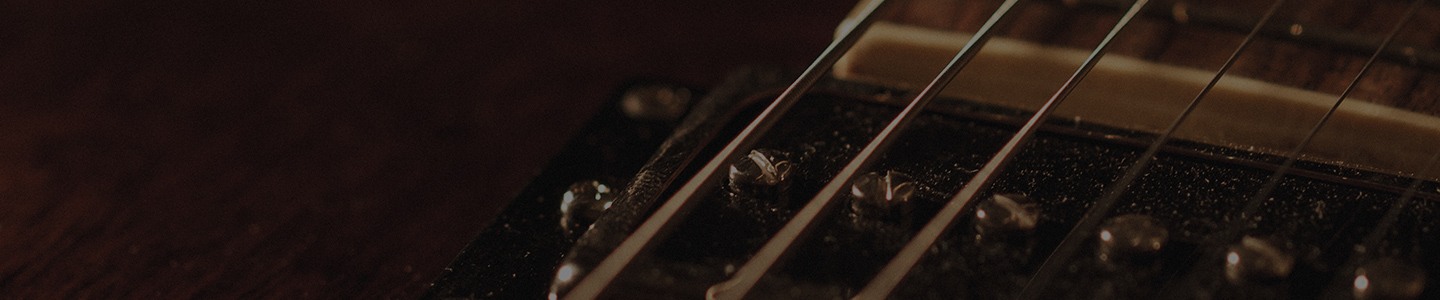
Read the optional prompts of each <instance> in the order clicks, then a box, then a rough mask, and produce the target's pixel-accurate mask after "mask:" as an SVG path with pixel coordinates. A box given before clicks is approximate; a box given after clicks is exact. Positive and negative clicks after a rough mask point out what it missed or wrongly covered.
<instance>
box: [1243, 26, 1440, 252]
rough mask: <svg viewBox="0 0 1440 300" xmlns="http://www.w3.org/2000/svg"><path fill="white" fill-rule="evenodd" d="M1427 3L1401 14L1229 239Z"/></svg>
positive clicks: (1247, 208) (1245, 212) (1268, 182)
mask: <svg viewBox="0 0 1440 300" xmlns="http://www.w3.org/2000/svg"><path fill="white" fill-rule="evenodd" d="M1424 3H1425V0H1415V2H1414V3H1411V4H1410V8H1408V9H1407V10H1406V11H1405V15H1404V16H1402V17H1400V20H1399V22H1397V23H1395V27H1394V28H1391V29H1390V33H1388V34H1386V35H1385V39H1384V40H1381V41H1380V45H1379V46H1378V47H1377V48H1376V49H1375V52H1374V53H1373V54H1371V55H1370V58H1369V59H1367V60H1365V64H1364V65H1363V66H1361V67H1360V72H1359V73H1357V74H1355V78H1353V79H1351V80H1350V83H1349V84H1347V85H1346V86H1345V90H1344V91H1341V92H1340V95H1339V96H1338V97H1337V98H1336V99H1335V104H1333V105H1331V106H1330V110H1328V111H1326V112H1325V115H1324V116H1322V117H1320V121H1319V122H1316V123H1315V126H1314V127H1313V128H1311V129H1310V132H1309V133H1307V134H1305V138H1304V139H1302V140H1300V143H1299V144H1296V145H1295V148H1294V149H1291V150H1290V152H1288V153H1286V155H1285V162H1284V163H1282V164H1280V167H1279V168H1276V169H1275V173H1274V174H1271V175H1270V177H1269V179H1267V180H1266V181H1265V185H1263V186H1261V187H1260V191H1258V192H1256V193H1255V195H1254V196H1252V197H1251V198H1250V200H1249V201H1247V202H1246V203H1245V207H1244V209H1243V210H1241V211H1240V214H1239V215H1238V216H1237V217H1236V218H1235V224H1232V225H1231V226H1230V230H1228V232H1226V233H1224V234H1223V235H1222V237H1225V238H1226V240H1228V239H1231V238H1232V237H1234V236H1235V235H1237V234H1239V232H1240V231H1242V230H1244V227H1248V226H1249V225H1251V223H1252V222H1249V221H1250V220H1251V219H1252V218H1251V215H1253V214H1255V211H1256V210H1258V209H1260V204H1262V203H1264V202H1265V199H1267V198H1269V197H1270V194H1272V193H1274V192H1275V190H1276V189H1277V188H1279V186H1280V180H1281V179H1283V178H1284V176H1285V173H1286V172H1289V171H1290V168H1292V167H1294V166H1295V162H1296V161H1297V160H1299V158H1300V153H1302V152H1304V151H1305V148H1307V147H1309V146H1310V142H1312V141H1313V140H1314V138H1315V136H1316V135H1317V134H1319V133H1320V129H1322V128H1324V127H1325V124H1326V123H1328V122H1329V121H1330V117H1332V116H1334V115H1335V112H1336V111H1337V110H1339V108H1340V104H1343V103H1345V99H1346V98H1348V97H1349V96H1350V92H1353V91H1354V90H1355V87H1356V86H1358V85H1359V84H1360V79H1361V78H1364V77H1365V74H1369V73H1370V67H1371V66H1373V65H1374V64H1375V61H1376V60H1377V59H1378V58H1380V54H1382V53H1384V52H1385V49H1386V48H1388V47H1390V43H1391V42H1394V41H1395V37H1396V36H1399V35H1400V31H1401V29H1404V28H1405V25H1406V24H1409V23H1410V19H1411V18H1412V17H1414V16H1415V12H1417V11H1419V10H1420V7H1421V6H1423V4H1424Z"/></svg>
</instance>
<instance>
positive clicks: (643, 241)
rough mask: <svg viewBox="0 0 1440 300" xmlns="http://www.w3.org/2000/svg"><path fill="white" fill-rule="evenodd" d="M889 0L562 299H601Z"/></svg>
mask: <svg viewBox="0 0 1440 300" xmlns="http://www.w3.org/2000/svg"><path fill="white" fill-rule="evenodd" d="M887 2H888V1H886V0H871V1H870V3H869V5H867V6H866V7H865V8H864V9H862V10H861V11H860V13H859V14H858V17H857V18H856V20H857V21H856V22H855V23H854V26H853V27H851V28H849V29H848V30H845V31H844V33H843V34H841V37H840V38H838V39H835V40H834V41H833V42H831V43H830V45H829V46H828V47H826V48H825V50H824V52H821V54H820V56H819V57H816V58H815V61H814V62H812V63H811V64H810V66H809V67H807V68H806V69H805V71H804V72H803V73H801V75H800V77H799V78H797V79H796V80H795V81H794V82H793V83H791V84H790V86H788V87H786V88H785V90H784V91H783V92H781V93H780V95H779V96H777V97H776V98H775V100H774V102H772V103H770V105H769V106H768V107H766V108H765V110H764V111H761V112H760V114H759V115H757V116H756V117H755V119H754V120H752V121H751V122H750V124H749V125H747V126H746V127H745V129H743V130H741V131H740V133H739V134H738V135H737V136H736V137H735V138H734V139H732V140H730V142H729V143H728V144H727V145H725V148H722V149H721V150H720V152H719V153H717V154H715V156H714V158H711V159H710V161H709V162H708V163H706V164H705V166H704V167H702V168H701V169H700V170H699V171H698V172H696V174H695V175H694V177H692V178H690V180H689V181H687V182H686V183H685V185H683V186H681V187H680V189H679V190H677V191H676V192H675V194H674V195H672V196H671V197H670V198H669V199H667V200H666V201H665V203H664V204H662V205H661V206H660V207H659V208H658V209H656V211H655V212H654V213H653V214H651V216H650V217H649V218H647V219H646V220H645V222H643V223H641V225H640V226H639V227H637V228H636V229H635V231H634V232H632V233H631V234H630V235H629V236H627V237H626V238H625V240H624V241H622V242H621V243H620V245H619V246H617V247H616V248H615V250H614V251H612V252H611V253H610V255H607V256H606V257H605V259H604V260H601V262H600V264H599V265H597V266H596V267H595V269H594V270H591V271H590V272H589V273H588V274H586V275H585V276H584V277H583V278H581V280H580V281H579V282H578V283H576V285H575V287H574V288H573V289H571V290H570V292H568V293H566V294H565V297H564V298H565V299H575V300H586V299H595V298H597V297H599V296H600V294H601V293H603V292H604V290H605V288H606V287H608V286H610V284H611V283H612V282H613V281H614V280H615V278H616V277H617V276H618V275H619V274H620V272H621V271H623V270H624V269H625V267H626V266H629V265H630V262H631V261H633V260H634V259H635V257H636V256H638V255H639V254H640V253H641V252H644V251H646V250H647V249H648V248H650V246H651V245H652V243H653V241H654V239H655V237H657V236H660V235H662V234H663V233H664V232H665V231H668V230H669V229H670V228H669V227H670V224H671V222H672V221H674V219H676V217H677V216H680V215H684V214H686V213H687V212H688V211H689V210H691V209H693V208H694V202H695V201H693V200H694V198H695V195H696V194H698V193H699V192H701V191H708V190H711V189H713V188H714V187H715V184H716V181H717V179H716V178H715V176H716V174H717V173H718V170H720V169H721V168H720V167H721V166H723V165H725V164H726V163H727V162H729V161H730V160H731V159H732V158H733V157H735V154H736V152H737V151H739V150H740V149H749V148H750V147H752V146H754V144H755V142H756V141H758V140H759V137H760V136H761V135H763V133H764V132H766V131H769V129H770V128H771V127H773V126H774V125H775V123H776V122H778V121H779V120H780V118H781V117H782V116H783V115H784V114H785V112H786V111H789V110H790V108H791V107H793V106H794V105H795V103H797V102H799V101H800V97H801V96H802V95H803V94H804V93H805V91H807V90H809V89H810V87H812V86H814V85H815V83H816V82H818V81H819V80H820V78H822V77H824V75H825V73H827V72H828V71H829V70H830V68H831V67H832V66H834V65H835V62H836V61H838V60H839V59H840V57H841V56H843V55H844V54H845V52H847V51H849V49H850V47H852V46H854V45H855V43H856V42H857V41H859V39H860V36H861V35H864V33H865V32H866V31H867V30H868V29H869V28H870V25H871V24H873V23H875V20H876V19H877V15H878V14H877V13H876V12H877V11H879V10H880V9H882V7H884V6H885V5H886V3H887Z"/></svg>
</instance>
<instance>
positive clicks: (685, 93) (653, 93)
mask: <svg viewBox="0 0 1440 300" xmlns="http://www.w3.org/2000/svg"><path fill="white" fill-rule="evenodd" d="M691 97H692V96H691V93H690V90H689V89H685V88H682V87H676V86H669V85H646V86H639V87H635V88H631V89H629V90H627V91H625V95H624V96H622V97H621V98H620V111H621V112H624V113H625V116H628V117H630V118H632V119H639V120H648V121H675V120H679V119H680V117H682V116H685V111H687V110H689V108H690V100H691Z"/></svg>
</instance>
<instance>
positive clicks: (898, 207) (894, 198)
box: [850, 171, 915, 217]
mask: <svg viewBox="0 0 1440 300" xmlns="http://www.w3.org/2000/svg"><path fill="white" fill-rule="evenodd" d="M914 195H915V182H914V181H912V180H910V177H909V176H907V175H905V174H904V173H900V172H895V171H885V173H879V172H870V173H865V174H864V175H860V176H857V177H855V179H854V180H853V181H851V182H850V196H852V198H851V200H850V208H851V209H852V210H854V211H855V213H856V214H859V215H865V216H873V217H883V216H888V215H894V214H896V213H904V209H906V208H908V207H909V204H910V197H912V196H914Z"/></svg>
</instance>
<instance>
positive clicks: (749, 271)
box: [706, 0, 1019, 300]
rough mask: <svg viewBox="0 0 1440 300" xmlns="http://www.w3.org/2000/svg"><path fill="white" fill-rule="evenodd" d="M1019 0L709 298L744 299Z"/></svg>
mask: <svg viewBox="0 0 1440 300" xmlns="http://www.w3.org/2000/svg"><path fill="white" fill-rule="evenodd" d="M1017 2H1019V0H1006V1H1005V2H1004V3H1002V4H1000V7H999V8H997V9H996V10H995V12H994V13H992V14H991V15H990V18H989V19H988V20H987V21H985V24H984V25H982V26H981V27H980V29H979V30H977V31H976V33H975V35H973V36H971V37H970V40H969V42H967V43H966V44H965V46H964V47H963V48H961V50H960V52H959V53H956V54H955V56H954V58H952V59H951V60H950V63H949V64H947V65H946V66H945V68H944V69H943V70H942V71H940V73H939V74H938V75H936V76H935V78H934V79H932V80H931V81H930V84H929V85H926V86H925V88H924V89H923V90H921V91H920V93H919V94H918V95H916V96H915V98H914V99H913V100H911V101H910V104H909V105H906V106H905V108H904V109H903V110H901V111H900V113H899V114H897V115H896V116H895V117H894V118H893V119H891V120H890V123H889V124H888V125H886V126H885V128H884V129H882V130H881V131H880V133H878V134H876V136H875V137H874V138H873V139H872V140H871V141H870V143H869V144H867V145H866V146H865V148H863V149H862V150H860V153H858V154H856V157H855V158H854V159H852V160H851V161H850V162H849V163H847V164H845V167H844V168H843V169H841V170H840V173H839V174H836V175H835V177H834V178H832V179H831V180H830V182H828V183H826V184H825V186H824V187H823V188H821V189H820V191H819V192H818V193H816V195H815V197H814V198H812V199H810V201H809V202H808V203H806V204H805V207H803V208H801V209H800V211H799V212H798V213H796V215H795V216H794V217H793V218H791V219H790V221H788V222H786V223H785V226H784V227H782V228H781V229H780V231H778V232H776V233H775V235H774V236H772V237H771V238H770V239H769V240H768V241H766V242H765V245H764V246H762V247H761V248H760V250H759V251H758V252H756V253H755V254H754V255H752V256H751V257H750V259H749V260H747V261H746V262H745V264H744V265H742V266H741V267H740V269H739V270H738V271H736V272H735V274H734V275H732V276H731V279H730V280H727V281H724V282H721V283H719V284H716V285H715V286H712V287H711V288H710V289H709V290H707V291H706V298H709V299H726V300H730V299H741V298H743V297H745V295H746V294H748V293H749V292H750V290H751V289H752V288H753V287H754V286H755V284H756V283H757V282H759V281H760V279H761V278H763V277H764V276H765V274H766V273H768V272H769V271H770V269H771V268H772V267H774V266H775V264H776V262H778V261H780V260H781V259H783V256H785V255H786V254H787V253H789V252H790V250H791V248H792V246H793V245H794V244H795V241H797V240H799V239H802V238H804V236H806V235H808V233H809V232H810V231H811V229H812V228H813V225H814V224H815V221H816V220H819V219H823V216H824V215H826V214H827V212H828V211H829V210H831V208H832V207H833V206H834V205H832V203H834V200H835V198H836V196H837V195H838V194H839V193H840V191H841V190H842V189H843V188H844V187H845V185H847V184H849V183H850V181H851V180H852V179H853V178H854V177H855V174H856V173H858V172H860V171H861V170H865V169H868V168H869V167H870V165H871V164H873V163H874V162H875V160H876V159H877V158H878V155H876V154H877V153H880V152H883V151H885V149H887V148H889V146H890V145H891V144H892V143H893V142H894V141H895V140H896V139H897V138H898V137H899V136H900V133H901V132H903V131H904V130H905V128H907V127H908V126H909V125H910V123H911V121H913V120H914V119H915V117H917V116H919V115H920V113H921V112H922V111H924V110H925V106H927V105H929V104H930V102H932V100H934V99H935V96H936V95H939V94H940V91H941V90H943V89H945V86H946V85H948V84H949V83H950V82H951V81H953V80H954V79H955V76H956V75H957V74H959V73H960V70H962V69H964V68H965V66H966V65H967V64H969V63H970V61H971V60H972V59H973V58H975V55H976V54H978V53H980V48H982V47H984V45H985V42H986V41H988V40H989V39H990V37H991V36H992V33H993V32H994V30H993V29H994V27H995V26H996V24H998V23H1000V22H1001V21H1002V20H1003V19H1005V18H1006V17H1007V16H1009V15H1010V12H1011V10H1012V8H1014V6H1015V4H1016V3H1017Z"/></svg>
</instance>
